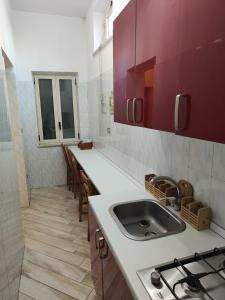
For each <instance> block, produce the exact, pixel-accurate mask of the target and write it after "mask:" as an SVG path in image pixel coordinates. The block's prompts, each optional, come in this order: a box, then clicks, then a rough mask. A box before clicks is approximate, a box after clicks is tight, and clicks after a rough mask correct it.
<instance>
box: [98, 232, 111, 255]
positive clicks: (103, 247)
mask: <svg viewBox="0 0 225 300" xmlns="http://www.w3.org/2000/svg"><path fill="white" fill-rule="evenodd" d="M98 252H99V256H100V259H105V258H107V257H108V253H109V248H108V245H107V243H106V241H105V238H104V237H103V236H101V237H100V238H99V249H98Z"/></svg>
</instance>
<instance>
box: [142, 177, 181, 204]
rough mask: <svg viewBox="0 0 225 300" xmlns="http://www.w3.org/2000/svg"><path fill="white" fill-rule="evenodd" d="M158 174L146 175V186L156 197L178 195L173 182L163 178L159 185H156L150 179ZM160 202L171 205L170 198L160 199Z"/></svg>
mask: <svg viewBox="0 0 225 300" xmlns="http://www.w3.org/2000/svg"><path fill="white" fill-rule="evenodd" d="M155 176H156V175H155V174H149V175H145V188H146V190H147V191H148V192H150V193H151V194H153V195H154V196H155V197H156V199H158V200H159V199H160V198H166V197H176V193H177V190H176V187H175V186H173V185H172V184H170V183H168V182H166V181H164V180H162V181H158V182H157V185H158V187H155V186H154V185H153V184H152V183H151V182H150V181H151V179H153V178H154V177H155ZM159 202H160V204H162V205H165V206H166V205H169V201H168V200H166V199H165V200H159Z"/></svg>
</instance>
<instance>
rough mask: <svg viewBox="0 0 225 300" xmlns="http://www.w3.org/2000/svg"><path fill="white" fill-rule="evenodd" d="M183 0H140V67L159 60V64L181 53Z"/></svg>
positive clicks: (138, 56)
mask: <svg viewBox="0 0 225 300" xmlns="http://www.w3.org/2000/svg"><path fill="white" fill-rule="evenodd" d="M178 25H179V0H169V1H165V0H137V35H136V40H137V49H136V52H137V54H136V62H137V65H139V64H141V63H143V62H145V61H147V60H149V59H151V58H153V57H156V64H158V63H161V62H164V61H165V60H168V59H169V60H171V58H173V57H174V56H176V53H177V43H178V30H179V26H178Z"/></svg>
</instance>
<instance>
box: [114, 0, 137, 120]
mask: <svg viewBox="0 0 225 300" xmlns="http://www.w3.org/2000/svg"><path fill="white" fill-rule="evenodd" d="M135 14H136V3H135V0H131V1H130V2H129V3H128V5H127V6H126V7H125V8H124V10H123V11H122V12H121V13H120V15H119V16H118V17H117V18H116V20H115V21H114V24H113V73H114V75H113V76H114V103H115V105H114V121H115V122H118V123H124V124H132V123H133V114H132V101H128V99H129V98H133V97H134V93H133V88H134V82H133V79H132V78H131V80H129V82H128V80H127V74H128V70H130V69H131V68H133V67H134V64H135ZM128 102H129V103H128ZM128 119H129V120H128Z"/></svg>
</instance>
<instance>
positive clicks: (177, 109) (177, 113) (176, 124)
mask: <svg viewBox="0 0 225 300" xmlns="http://www.w3.org/2000/svg"><path fill="white" fill-rule="evenodd" d="M188 98H189V96H188V95H185V94H178V95H177V96H176V102H175V114H174V127H175V131H181V130H184V129H185V128H186V126H183V127H180V124H179V123H180V122H179V121H180V120H179V116H180V103H181V100H185V101H187V100H188Z"/></svg>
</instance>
